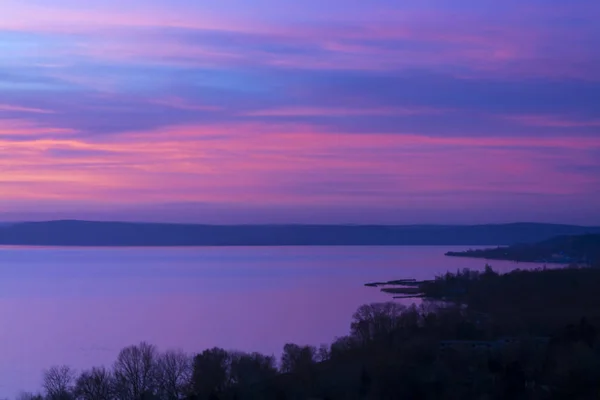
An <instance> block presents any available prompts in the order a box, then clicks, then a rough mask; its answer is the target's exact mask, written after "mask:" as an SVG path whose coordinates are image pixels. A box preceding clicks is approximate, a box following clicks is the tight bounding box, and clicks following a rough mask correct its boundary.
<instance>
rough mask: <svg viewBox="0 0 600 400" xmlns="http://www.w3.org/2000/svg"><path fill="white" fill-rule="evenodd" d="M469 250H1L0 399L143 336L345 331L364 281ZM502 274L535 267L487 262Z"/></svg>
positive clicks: (109, 358) (229, 343)
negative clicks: (51, 371)
mask: <svg viewBox="0 0 600 400" xmlns="http://www.w3.org/2000/svg"><path fill="white" fill-rule="evenodd" d="M466 248H467V247H452V246H443V247H437V246H433V247H432V246H418V247H409V246H401V247H225V248H223V247H196V248H43V247H0V397H11V398H12V397H14V396H15V395H16V394H17V393H18V392H19V391H20V390H22V389H26V390H36V389H37V388H39V386H40V381H41V371H42V370H43V369H44V368H47V367H49V366H51V365H55V364H68V365H71V366H73V367H76V368H78V369H80V368H86V367H89V366H92V365H102V364H104V365H107V366H108V365H110V364H112V362H113V361H114V359H115V358H116V355H117V353H118V351H119V350H120V349H121V348H123V347H124V346H127V345H130V344H135V343H138V342H139V341H141V340H146V341H148V342H151V343H154V344H156V345H158V346H159V348H160V349H167V348H181V349H184V350H186V351H189V352H195V351H199V350H203V349H205V348H208V347H213V346H219V347H224V348H227V349H239V350H246V351H260V352H263V353H267V354H278V353H279V352H280V350H281V348H282V347H283V345H284V344H285V343H287V342H294V343H298V344H315V345H318V344H319V343H328V342H330V341H331V340H332V339H334V337H336V336H341V335H345V334H347V333H348V329H349V324H350V318H351V315H352V313H353V312H354V310H355V309H356V308H357V307H358V306H359V305H361V304H364V303H368V302H374V301H385V300H390V299H391V297H390V296H388V295H385V294H382V293H380V292H379V291H378V289H373V288H367V287H364V286H363V284H364V283H365V282H369V281H377V280H390V279H398V278H417V279H427V278H432V277H434V276H435V275H436V274H438V273H443V272H445V271H447V270H456V269H457V268H463V267H467V268H472V269H482V268H483V266H484V265H485V261H484V260H478V259H466V258H454V257H445V256H444V255H443V254H444V252H445V251H448V250H463V249H466ZM491 264H492V265H493V266H494V268H496V269H498V270H505V271H506V270H510V269H514V268H516V267H521V268H527V267H531V266H532V265H531V264H529V265H525V264H515V263H512V262H503V261H494V262H491Z"/></svg>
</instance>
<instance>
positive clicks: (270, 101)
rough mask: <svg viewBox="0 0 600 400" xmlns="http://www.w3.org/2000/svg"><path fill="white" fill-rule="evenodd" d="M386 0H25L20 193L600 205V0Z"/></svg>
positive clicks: (73, 197) (408, 205)
mask: <svg viewBox="0 0 600 400" xmlns="http://www.w3.org/2000/svg"><path fill="white" fill-rule="evenodd" d="M375 1H376V7H374V6H373V5H368V4H366V3H364V2H362V1H358V0H356V1H355V0H347V1H345V2H341V1H337V0H332V2H331V3H330V4H328V6H327V7H323V5H322V4H319V2H316V1H313V0H308V1H307V2H304V3H303V4H302V5H301V6H300V5H291V4H290V5H288V6H289V7H292V8H293V9H295V12H294V13H284V12H283V8H282V7H283V6H282V5H281V4H279V3H276V2H274V1H272V0H260V4H262V6H263V7H265V8H264V10H265V12H263V13H258V12H257V11H256V9H255V7H251V6H250V5H249V4H247V3H245V2H234V3H231V4H229V3H218V4H204V3H201V2H198V3H194V2H186V1H181V0H172V1H166V0H157V1H155V2H152V4H149V3H148V2H141V1H138V0H132V1H131V2H127V3H126V4H121V3H122V2H117V1H115V0H106V1H104V2H98V3H95V4H91V3H89V4H88V3H85V4H84V3H81V2H77V1H73V0H57V1H55V2H52V3H48V2H42V1H36V0H28V1H16V0H6V2H5V3H6V4H4V3H3V10H2V13H1V14H0V42H1V44H0V50H1V51H0V154H2V156H1V157H0V197H2V199H3V203H2V208H3V211H4V212H5V213H10V212H15V213H16V212H18V215H23V213H26V212H27V210H31V211H32V212H33V210H35V209H38V210H39V209H45V210H52V209H56V210H62V211H61V212H62V213H63V214H61V215H63V216H64V213H68V212H69V211H68V210H77V211H76V212H74V214H73V215H71V217H77V218H85V217H86V215H89V216H92V215H97V214H94V213H95V212H97V210H99V209H100V208H101V206H100V205H99V204H100V203H104V204H111V208H110V209H111V210H114V212H115V213H116V212H117V210H123V209H131V207H135V206H140V207H144V209H145V210H152V209H154V210H160V212H159V213H162V214H161V215H162V216H163V217H164V218H167V216H169V217H168V218H175V217H176V216H177V215H178V213H186V212H191V211H190V210H191V209H193V208H194V207H200V209H202V210H203V213H201V214H198V215H207V214H210V210H211V209H212V210H217V209H218V210H221V212H223V213H226V212H225V211H223V210H237V211H236V212H237V213H238V214H236V215H238V216H240V218H242V215H243V213H244V212H243V210H244V209H246V210H258V209H261V210H263V211H261V213H255V212H254V211H248V212H247V214H248V215H256V216H257V217H256V218H259V219H260V218H266V219H267V220H268V219H269V218H268V216H269V209H271V210H273V211H272V212H273V213H274V214H273V215H275V213H279V214H277V215H278V217H277V220H278V221H280V220H281V221H284V220H287V221H292V222H294V221H300V222H302V221H304V220H306V218H307V217H306V215H307V214H311V215H320V216H321V217H319V218H325V216H326V215H327V212H333V211H332V210H335V209H336V208H337V209H339V210H345V211H344V214H343V215H344V216H345V217H344V218H349V217H351V216H352V215H353V214H352V210H360V212H359V213H357V214H356V215H360V216H363V217H361V218H364V221H363V222H368V221H370V220H371V219H370V218H371V217H372V218H375V216H377V218H378V219H377V220H378V221H381V220H382V218H383V217H382V215H390V218H392V216H394V217H393V218H396V219H395V220H394V222H402V218H407V217H406V216H407V215H410V210H414V212H415V213H417V214H418V215H420V216H421V218H424V217H423V216H424V215H426V214H427V210H429V212H431V213H433V214H431V215H434V214H435V215H442V216H443V215H444V213H443V212H441V211H440V210H453V211H452V212H455V213H459V214H460V215H463V216H464V220H465V221H468V220H473V218H474V215H475V212H476V211H470V210H479V211H477V213H478V214H477V215H478V216H479V217H481V215H482V214H481V213H483V211H482V210H494V209H496V208H497V212H496V213H495V215H497V216H499V217H498V218H500V217H502V218H504V219H505V220H512V219H515V218H517V217H519V218H520V217H521V216H523V215H525V216H526V215H527V211H530V212H533V211H534V210H536V209H537V206H536V204H537V203H540V204H546V205H547V208H548V210H549V211H548V213H547V214H548V215H552V213H553V212H554V213H555V215H567V210H568V209H570V208H572V207H573V205H574V204H576V205H577V207H578V209H579V210H581V213H582V214H581V215H583V213H584V214H585V218H583V217H581V218H582V219H585V220H586V221H587V220H590V221H592V220H594V221H598V223H600V213H599V211H598V210H597V208H595V207H594V206H593V202H594V201H593V199H595V198H597V196H598V195H599V194H600V180H599V179H600V178H598V174H597V172H598V170H599V168H600V134H599V131H598V129H599V128H600V117H599V116H600V109H599V108H598V104H600V73H599V71H600V57H599V56H598V52H597V51H596V49H597V48H598V46H600V28H599V27H598V25H597V24H596V21H595V20H594V19H593V15H594V12H598V11H600V8H599V6H598V5H596V4H591V3H589V4H587V3H586V4H583V3H582V4H579V3H578V5H577V6H573V7H568V8H565V7H564V6H563V5H562V4H561V3H560V2H557V1H548V2H539V1H534V2H532V3H531V4H527V5H525V4H521V3H519V2H516V1H508V2H506V3H503V4H502V5H498V7H494V9H493V10H492V9H489V8H487V7H485V6H484V5H482V4H481V3H479V2H475V1H472V0H462V1H460V2H458V3H456V2H455V3H452V4H451V5H449V3H447V2H444V1H441V0H439V1H438V0H436V1H434V2H433V3H427V4H425V3H423V2H413V1H409V2H405V3H402V4H400V3H398V4H396V3H391V2H388V1H384V0H375ZM175 205H177V206H175ZM128 207H129V208H128ZM264 207H266V208H264ZM11 210H12V211H11ZM86 210H87V211H86ZM178 210H179V211H178ZM276 210H279V211H276ZM283 210H285V211H283ZM307 210H312V211H310V212H308V211H307ZM369 210H370V211H369ZM326 211H327V212H326ZM0 212H2V211H0ZM111 212H112V211H111ZM148 213H149V215H152V213H151V212H150V211H148ZM386 213H387V214H386ZM407 213H408V214H407ZM417 214H415V215H417ZM1 215H2V214H0V218H1ZM7 215H8V214H7ZM11 215H12V214H11ZM114 215H117V214H114ZM118 215H121V216H122V215H123V214H118ZM286 215H287V217H285V216H286ZM340 215H341V214H340ZM400 216H403V217H400ZM159 217H160V216H159ZM163 217H161V218H163ZM479 217H478V218H479ZM164 218H163V219H164ZM168 218H167V219H168ZM286 218H287V219H286ZM340 218H341V217H340ZM494 218H496V216H495V217H494ZM544 218H546V219H547V218H549V217H544ZM242 219H244V218H242ZM442 219H443V218H442ZM244 221H246V219H244ZM360 221H361V220H360V218H358V220H353V222H360ZM562 221H563V222H568V221H566V220H564V219H562ZM229 222H231V221H229ZM255 222H260V221H258V220H257V221H255ZM412 222H418V221H412ZM440 222H443V221H440Z"/></svg>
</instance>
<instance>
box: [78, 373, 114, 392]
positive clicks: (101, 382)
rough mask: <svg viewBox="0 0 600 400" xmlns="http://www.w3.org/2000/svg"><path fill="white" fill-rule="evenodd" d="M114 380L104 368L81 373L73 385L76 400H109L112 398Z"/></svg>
mask: <svg viewBox="0 0 600 400" xmlns="http://www.w3.org/2000/svg"><path fill="white" fill-rule="evenodd" d="M114 394H115V393H114V379H113V376H112V374H111V372H110V371H109V370H107V369H106V368H104V367H99V368H98V367H94V368H92V369H91V370H88V371H83V372H82V373H81V375H79V377H78V378H77V381H76V383H75V397H76V398H77V399H78V400H111V399H113V398H114V397H115V396H114Z"/></svg>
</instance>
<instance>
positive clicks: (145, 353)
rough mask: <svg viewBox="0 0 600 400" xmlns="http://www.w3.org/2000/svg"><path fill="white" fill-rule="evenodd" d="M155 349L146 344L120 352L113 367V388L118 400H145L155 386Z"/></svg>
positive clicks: (151, 394) (149, 396) (148, 397)
mask: <svg viewBox="0 0 600 400" xmlns="http://www.w3.org/2000/svg"><path fill="white" fill-rule="evenodd" d="M156 359H157V351H156V347H154V346H153V345H150V344H148V343H146V342H141V343H140V344H139V345H137V346H129V347H126V348H124V349H123V350H121V352H120V353H119V356H118V357H117V361H116V362H115V365H114V374H115V387H116V390H117V397H118V398H119V399H120V400H147V399H150V398H152V397H153V395H154V392H155V389H156V385H155V377H156Z"/></svg>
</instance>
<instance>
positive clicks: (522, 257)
mask: <svg viewBox="0 0 600 400" xmlns="http://www.w3.org/2000/svg"><path fill="white" fill-rule="evenodd" d="M446 255H448V256H457V257H475V258H487V259H492V260H511V261H521V262H549V263H590V264H596V263H600V234H586V235H575V236H573V235H571V236H558V237H555V238H552V239H549V240H544V241H541V242H538V243H522V244H516V245H512V246H509V247H498V248H494V249H482V250H469V251H461V252H448V253H446Z"/></svg>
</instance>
